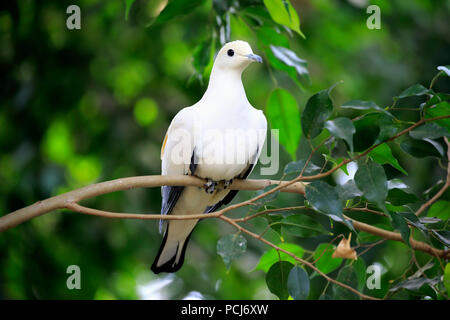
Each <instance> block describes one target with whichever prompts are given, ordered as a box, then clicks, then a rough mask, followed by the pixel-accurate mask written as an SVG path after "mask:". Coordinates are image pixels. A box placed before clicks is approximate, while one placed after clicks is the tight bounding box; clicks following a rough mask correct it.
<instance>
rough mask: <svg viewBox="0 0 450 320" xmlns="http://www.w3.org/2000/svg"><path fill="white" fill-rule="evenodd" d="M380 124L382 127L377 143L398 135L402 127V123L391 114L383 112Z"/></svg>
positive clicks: (379, 120)
mask: <svg viewBox="0 0 450 320" xmlns="http://www.w3.org/2000/svg"><path fill="white" fill-rule="evenodd" d="M378 126H379V127H380V133H379V134H378V137H377V140H375V143H380V142H383V141H386V140H387V139H389V138H391V137H393V136H394V135H396V134H397V133H398V132H399V131H400V129H401V128H402V123H401V122H400V121H398V120H397V119H395V118H394V117H393V116H391V115H387V114H381V115H380V117H379V119H378Z"/></svg>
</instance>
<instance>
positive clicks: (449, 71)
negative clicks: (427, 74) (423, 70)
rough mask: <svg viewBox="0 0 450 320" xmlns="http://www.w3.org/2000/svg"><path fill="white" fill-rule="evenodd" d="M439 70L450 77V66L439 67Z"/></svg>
mask: <svg viewBox="0 0 450 320" xmlns="http://www.w3.org/2000/svg"><path fill="white" fill-rule="evenodd" d="M437 69H438V70H439V71H443V72H444V73H445V74H446V75H447V76H448V77H450V66H439V67H437Z"/></svg>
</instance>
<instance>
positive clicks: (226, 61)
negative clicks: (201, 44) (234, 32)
mask: <svg viewBox="0 0 450 320" xmlns="http://www.w3.org/2000/svg"><path fill="white" fill-rule="evenodd" d="M254 61H256V62H259V63H262V58H261V57H260V56H258V55H256V54H254V53H253V51H252V48H251V47H250V45H249V44H248V43H247V42H245V41H241V40H236V41H232V42H228V43H227V44H225V45H224V46H223V47H222V49H220V51H219V53H218V54H217V56H216V59H215V60H214V66H215V67H216V68H219V69H228V70H236V71H240V72H242V71H243V70H244V69H245V68H246V67H247V66H248V65H249V64H250V63H252V62H254Z"/></svg>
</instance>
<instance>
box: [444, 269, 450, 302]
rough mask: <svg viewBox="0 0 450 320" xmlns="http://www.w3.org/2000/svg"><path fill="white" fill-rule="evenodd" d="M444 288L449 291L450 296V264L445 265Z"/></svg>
mask: <svg viewBox="0 0 450 320" xmlns="http://www.w3.org/2000/svg"><path fill="white" fill-rule="evenodd" d="M444 286H445V288H446V289H447V294H450V262H448V263H447V264H446V265H445V270H444Z"/></svg>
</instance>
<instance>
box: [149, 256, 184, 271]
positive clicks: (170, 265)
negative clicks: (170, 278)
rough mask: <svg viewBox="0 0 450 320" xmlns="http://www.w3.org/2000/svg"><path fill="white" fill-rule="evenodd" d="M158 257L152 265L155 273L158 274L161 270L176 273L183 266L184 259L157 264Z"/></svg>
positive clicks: (151, 268)
mask: <svg viewBox="0 0 450 320" xmlns="http://www.w3.org/2000/svg"><path fill="white" fill-rule="evenodd" d="M157 261H158V260H157V259H156V260H155V262H153V264H152V266H151V267H150V270H151V271H153V273H154V274H158V273H161V272H167V273H174V272H177V271H178V270H180V268H181V266H182V265H183V261H180V262H179V263H174V261H173V260H170V261H167V262H166V263H165V264H163V265H160V266H157V265H156V264H157Z"/></svg>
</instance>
